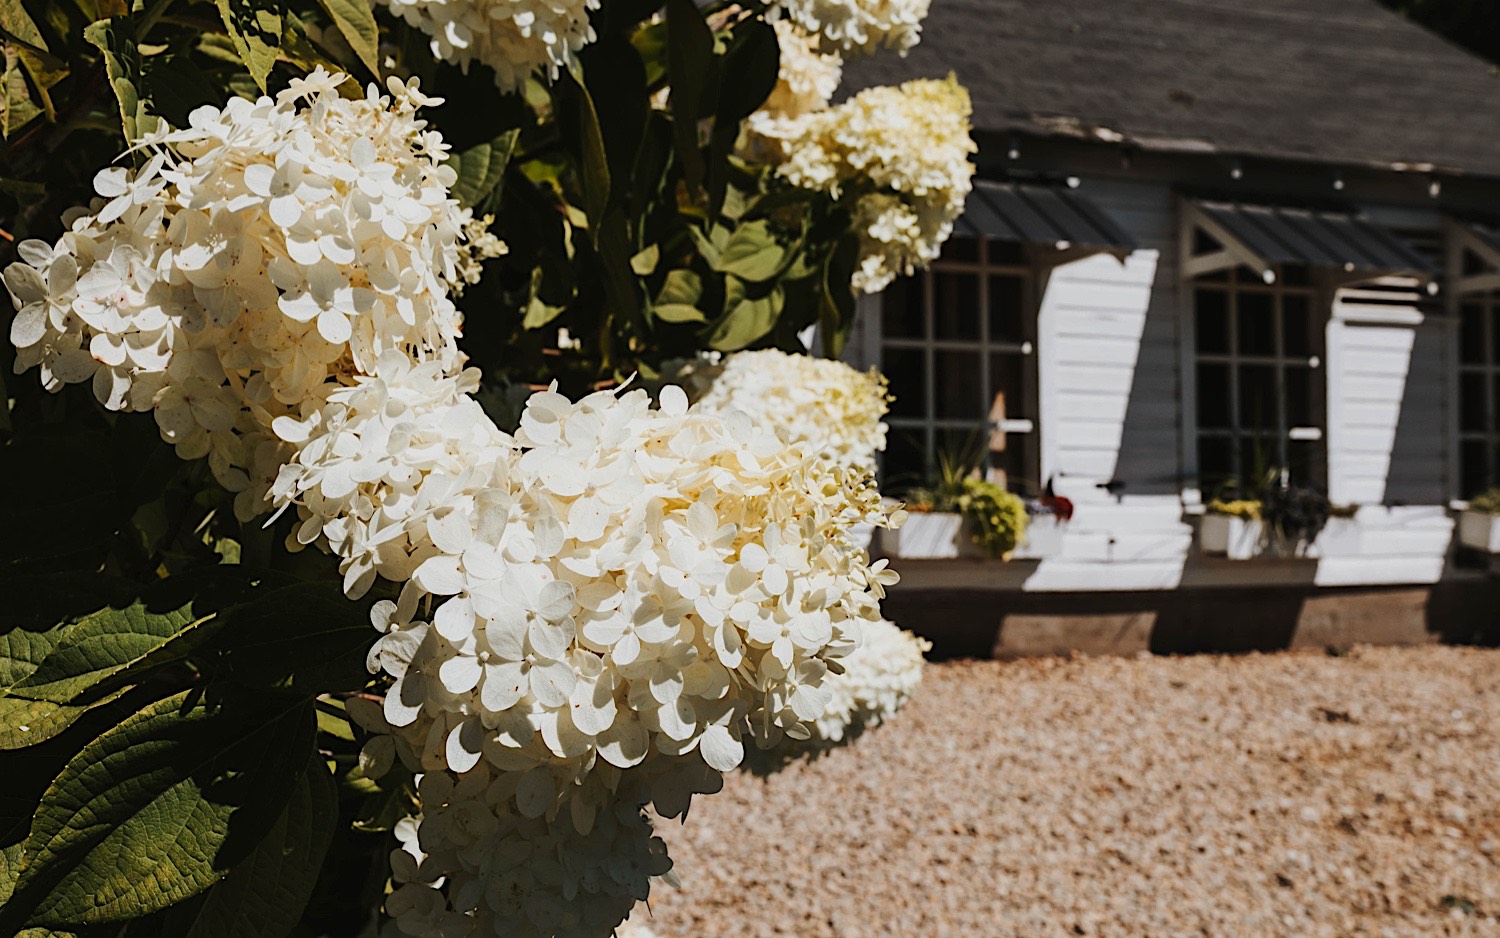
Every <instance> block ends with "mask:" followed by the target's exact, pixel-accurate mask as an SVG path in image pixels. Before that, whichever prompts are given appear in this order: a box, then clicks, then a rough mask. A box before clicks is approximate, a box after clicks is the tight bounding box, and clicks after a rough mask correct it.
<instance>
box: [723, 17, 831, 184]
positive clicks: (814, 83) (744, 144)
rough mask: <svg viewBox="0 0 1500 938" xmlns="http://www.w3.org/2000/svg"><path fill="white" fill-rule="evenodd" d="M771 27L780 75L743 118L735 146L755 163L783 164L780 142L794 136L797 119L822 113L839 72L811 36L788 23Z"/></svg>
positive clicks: (781, 22) (784, 156) (783, 152)
mask: <svg viewBox="0 0 1500 938" xmlns="http://www.w3.org/2000/svg"><path fill="white" fill-rule="evenodd" d="M773 25H774V26H775V28H776V40H777V44H778V45H779V46H780V48H781V65H780V74H779V76H778V78H777V80H776V87H775V89H773V90H772V91H771V96H770V97H768V98H767V99H766V101H765V103H764V104H762V105H761V106H760V108H759V110H757V111H756V112H755V113H753V114H751V115H750V116H749V117H748V118H746V120H745V128H744V133H743V134H742V137H741V140H740V150H741V152H742V153H744V154H745V155H746V156H747V157H748V158H750V159H753V160H756V161H757V162H781V161H782V160H784V159H785V158H786V156H787V154H786V152H785V150H784V149H783V148H784V145H785V141H786V140H787V139H788V138H790V137H793V136H795V135H796V133H797V129H798V127H799V122H798V118H801V117H803V116H804V115H807V114H811V113H813V112H815V111H821V110H824V109H826V108H827V107H828V102H829V100H830V99H831V98H832V97H833V93H834V92H835V91H837V90H838V87H839V80H840V78H842V77H843V72H844V62H843V59H842V58H841V57H840V56H839V55H838V53H836V52H828V53H825V52H819V51H818V48H817V37H816V36H813V35H810V34H809V33H807V32H805V31H804V30H803V29H802V28H801V27H799V26H797V25H796V24H795V23H793V22H792V21H791V20H786V19H780V20H777V21H776V22H775V23H774V24H773Z"/></svg>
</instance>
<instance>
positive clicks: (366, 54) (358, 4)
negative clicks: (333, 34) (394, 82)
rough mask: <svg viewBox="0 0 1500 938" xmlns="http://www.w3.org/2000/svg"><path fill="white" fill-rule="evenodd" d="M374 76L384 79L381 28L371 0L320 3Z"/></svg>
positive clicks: (320, 1)
mask: <svg viewBox="0 0 1500 938" xmlns="http://www.w3.org/2000/svg"><path fill="white" fill-rule="evenodd" d="M318 5H319V6H321V7H322V8H323V9H324V11H325V12H327V13H328V18H329V19H331V20H333V25H335V26H337V27H338V29H339V35H341V36H343V37H344V41H345V42H347V43H349V48H351V49H353V50H354V54H355V55H357V56H359V60H360V62H361V63H363V64H364V66H365V68H367V69H369V70H370V74H371V75H374V76H375V77H376V78H379V77H380V27H379V26H377V25H376V23H375V11H374V10H372V9H370V4H369V3H368V2H367V0H318Z"/></svg>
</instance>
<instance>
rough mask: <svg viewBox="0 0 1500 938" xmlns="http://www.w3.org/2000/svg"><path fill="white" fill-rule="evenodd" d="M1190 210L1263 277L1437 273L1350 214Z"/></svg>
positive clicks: (1227, 206)
mask: <svg viewBox="0 0 1500 938" xmlns="http://www.w3.org/2000/svg"><path fill="white" fill-rule="evenodd" d="M1188 206H1189V216H1190V218H1191V219H1192V221H1193V222H1194V223H1195V224H1197V226H1198V227H1199V228H1200V229H1202V230H1203V231H1204V232H1205V233H1207V234H1208V235H1209V236H1210V237H1211V238H1213V239H1214V240H1215V241H1218V242H1220V243H1221V244H1223V245H1224V247H1225V248H1226V249H1229V251H1230V253H1232V254H1235V255H1236V260H1238V261H1239V262H1240V263H1248V264H1249V266H1252V267H1257V268H1259V269H1260V270H1262V271H1268V270H1271V269H1272V268H1273V267H1275V266H1277V265H1280V264H1305V265H1307V266H1309V267H1332V268H1335V269H1341V270H1344V271H1346V272H1348V273H1359V274H1369V275H1373V276H1379V275H1384V274H1398V273H1405V274H1414V275H1417V276H1420V277H1428V278H1430V277H1431V276H1433V275H1434V274H1436V273H1437V269H1436V267H1434V266H1433V264H1432V262H1431V261H1429V260H1428V259H1427V258H1425V257H1423V256H1422V255H1421V254H1419V253H1417V251H1416V250H1415V249H1413V248H1412V247H1411V246H1410V245H1408V244H1407V243H1405V242H1404V241H1402V240H1401V238H1399V237H1398V236H1397V235H1396V234H1395V233H1393V232H1391V231H1390V230H1389V229H1387V228H1384V227H1382V226H1380V225H1377V224H1375V223H1374V222H1371V221H1368V220H1366V219H1363V218H1360V217H1358V216H1357V215H1354V214H1351V213H1343V212H1320V211H1312V210H1309V209H1300V208H1288V207H1284V206H1270V205H1245V204H1241V203H1238V202H1215V201H1208V200H1200V199H1193V200H1190V201H1189V202H1188ZM1194 213H1196V214H1194Z"/></svg>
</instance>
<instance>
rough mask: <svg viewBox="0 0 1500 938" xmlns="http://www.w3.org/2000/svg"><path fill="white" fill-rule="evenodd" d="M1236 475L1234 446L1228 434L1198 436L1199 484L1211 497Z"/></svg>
mask: <svg viewBox="0 0 1500 938" xmlns="http://www.w3.org/2000/svg"><path fill="white" fill-rule="evenodd" d="M1233 476H1234V446H1233V444H1231V442H1230V440H1229V437H1227V436H1200V437H1198V484H1199V485H1200V486H1202V487H1203V493H1204V494H1205V495H1206V496H1208V497H1209V498H1213V497H1215V496H1216V495H1218V490H1219V489H1220V488H1222V487H1223V485H1224V483H1226V482H1228V481H1229V480H1230V479H1231V478H1233Z"/></svg>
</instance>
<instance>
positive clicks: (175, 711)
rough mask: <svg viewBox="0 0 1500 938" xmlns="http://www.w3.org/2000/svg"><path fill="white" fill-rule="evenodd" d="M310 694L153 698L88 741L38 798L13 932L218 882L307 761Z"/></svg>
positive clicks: (133, 909)
mask: <svg viewBox="0 0 1500 938" xmlns="http://www.w3.org/2000/svg"><path fill="white" fill-rule="evenodd" d="M313 736H314V720H313V710H312V705H311V703H310V702H308V701H288V700H287V699H286V698H284V697H277V696H274V695H254V696H247V697H245V698H229V699H226V700H223V701H219V702H216V703H215V704H213V705H210V704H206V703H203V702H198V703H193V702H192V701H191V700H190V699H189V697H188V695H187V694H186V693H183V694H178V695H176V696H173V697H169V698H167V699H165V700H160V701H157V702H155V703H153V704H150V705H148V706H147V707H145V708H144V709H142V710H141V711H139V712H138V713H136V714H134V715H133V716H131V717H129V718H127V719H126V720H125V721H124V722H122V723H120V724H119V725H118V726H115V727H113V728H111V729H109V730H107V731H106V732H105V733H104V734H103V735H101V736H100V737H99V738H97V739H95V740H94V741H93V742H91V743H89V744H88V745H87V746H85V747H84V749H83V751H82V752H80V753H79V754H78V755H77V756H75V757H74V758H73V759H72V760H71V761H69V762H68V764H67V765H66V766H65V767H64V768H63V770H62V773H61V774H60V775H58V777H57V779H56V780H55V781H53V783H52V785H51V787H49V788H48V789H47V792H46V794H45V795H44V796H43V797H42V801H41V805H40V806H39V807H38V808H37V812H36V817H35V819H34V820H33V823H32V828H31V833H30V835H29V836H28V837H27V839H26V844H25V849H24V850H23V853H22V858H21V872H20V876H19V878H18V880H17V882H16V891H15V895H14V896H13V897H12V901H11V902H10V903H9V904H8V905H7V906H6V907H5V908H4V909H3V910H0V932H3V931H4V929H5V926H7V925H9V926H11V927H14V926H16V925H20V924H22V923H23V922H24V923H25V924H32V925H41V926H47V927H73V926H77V925H80V924H93V923H98V922H113V921H122V920H125V919H131V918H138V917H140V916H142V915H146V914H149V913H151V912H154V911H157V910H159V909H163V908H166V907H167V906H170V905H173V904H175V903H177V902H180V901H182V900H184V899H187V898H188V897H190V896H193V895H196V894H197V893H199V892H202V891H203V890H204V889H207V888H208V887H209V886H212V885H213V884H214V883H215V882H217V881H218V880H220V879H222V878H223V877H224V875H225V874H226V873H228V871H229V870H231V869H232V868H233V867H234V866H235V865H236V864H238V863H239V862H240V861H241V860H243V859H244V858H245V857H246V856H248V855H249V854H250V853H251V851H253V850H254V849H255V847H256V845H257V844H258V843H260V841H261V840H262V839H264V837H265V835H266V833H267V831H268V830H269V829H270V827H271V826H272V824H273V823H274V822H275V820H276V818H277V817H278V815H280V813H281V812H282V811H283V810H284V809H285V807H286V805H287V802H288V800H289V798H290V796H291V794H292V792H293V791H294V789H295V788H296V786H297V784H298V782H299V781H300V779H301V777H302V774H303V772H304V770H305V769H306V766H307V763H308V758H309V756H310V754H311V752H312V743H313Z"/></svg>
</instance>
